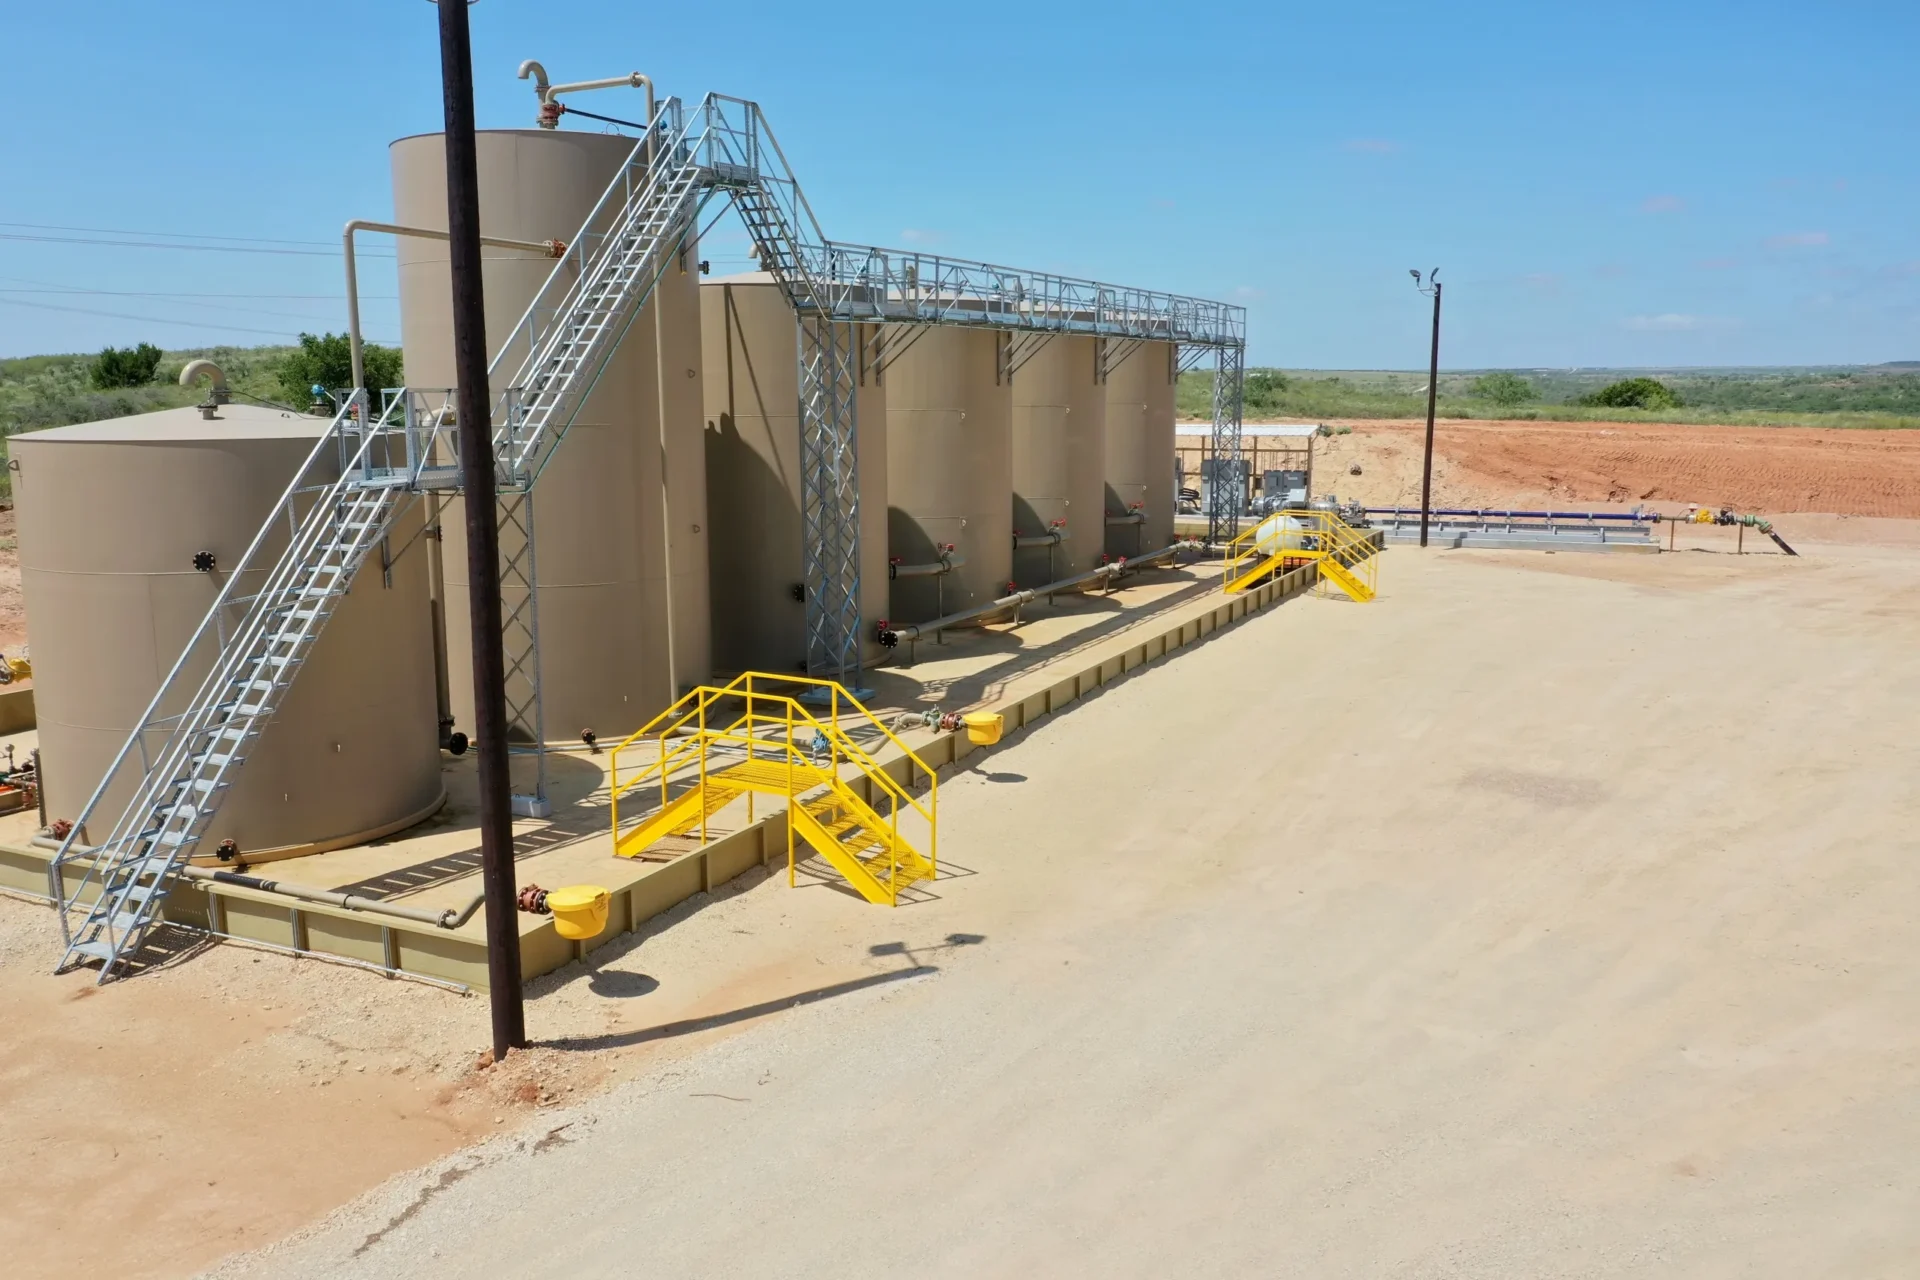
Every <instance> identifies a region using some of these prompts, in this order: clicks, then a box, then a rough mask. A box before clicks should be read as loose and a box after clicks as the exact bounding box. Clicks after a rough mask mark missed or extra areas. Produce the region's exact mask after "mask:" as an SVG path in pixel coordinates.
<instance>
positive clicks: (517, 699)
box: [497, 487, 552, 818]
mask: <svg viewBox="0 0 1920 1280" xmlns="http://www.w3.org/2000/svg"><path fill="white" fill-rule="evenodd" d="M497 506H498V512H499V520H500V632H501V640H502V648H503V649H504V650H505V656H506V685H507V753H508V754H509V755H511V756H531V757H532V758H533V787H532V790H530V791H521V790H517V789H516V790H515V791H514V793H513V811H514V813H515V814H516V815H517V816H519V817H523V818H544V817H546V816H547V815H548V814H549V813H551V812H552V802H551V801H549V800H548V798H547V752H546V743H547V725H546V712H545V709H544V705H545V704H544V700H543V699H542V698H541V696H540V608H539V604H540V601H539V590H538V587H537V585H536V584H537V582H538V581H539V575H538V572H537V561H536V558H535V554H534V518H533V490H532V488H531V487H529V488H527V489H523V490H519V491H509V490H502V491H501V492H500V494H499V497H498V499H497Z"/></svg>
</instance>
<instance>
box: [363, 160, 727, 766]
mask: <svg viewBox="0 0 1920 1280" xmlns="http://www.w3.org/2000/svg"><path fill="white" fill-rule="evenodd" d="M444 147H445V144H444V141H443V139H442V138H441V136H440V135H438V134H427V135H421V136H418V137H412V138H402V139H401V140H399V141H398V142H396V143H394V144H393V148H392V163H393V184H394V216H395V219H396V220H397V221H399V222H401V223H403V224H408V225H414V226H423V227H431V228H443V227H445V226H446V185H445V150H444ZM632 147H633V143H632V140H631V139H627V138H621V137H617V136H614V135H610V134H597V133H574V132H567V131H555V132H543V131H540V130H503V131H485V132H482V133H480V134H479V135H478V137H477V139H476V150H477V153H478V158H479V174H480V225H481V227H482V229H483V230H484V231H485V232H486V233H487V234H489V235H497V236H501V237H505V238H510V239H517V240H548V239H559V240H569V239H571V238H572V237H573V236H574V235H575V233H576V232H577V231H578V230H579V228H580V226H581V224H582V223H583V222H584V221H585V220H586V217H587V215H588V213H589V212H591V211H592V209H593V206H594V204H595V202H597V201H598V200H599V198H600V195H601V193H602V191H604V190H605V188H606V185H607V183H608V182H609V181H611V180H612V177H613V175H614V174H615V173H616V172H617V171H618V170H619V167H620V165H621V164H622V163H623V162H624V161H625V159H626V158H627V156H628V155H629V154H630V153H631V151H632ZM398 250H399V260H400V315H401V336H402V342H403V344H404V346H405V349H406V365H407V381H408V383H409V385H411V386H415V387H444V386H449V385H451V384H452V382H453V342H452V320H451V301H450V298H451V288H450V282H449V277H448V269H447V247H446V245H444V244H442V243H439V242H436V241H430V240H419V239H410V238H402V239H400V240H399V241H398ZM697 253H698V251H697V247H695V246H692V245H689V247H688V250H687V252H686V253H684V254H683V255H682V260H681V261H680V262H678V263H676V264H674V265H673V266H671V267H669V269H668V272H667V274H666V276H665V277H664V278H663V279H662V281H661V282H660V286H659V288H658V289H657V291H656V293H655V296H654V298H653V299H652V300H651V301H650V302H649V303H648V305H647V307H646V308H645V309H644V310H643V311H642V312H641V314H640V315H639V316H638V317H636V318H635V319H634V321H633V323H632V325H631V326H630V327H629V328H628V331H627V334H626V336H625V338H624V340H623V341H622V342H621V344H620V346H619V348H618V349H617V350H616V351H615V352H614V354H613V356H612V358H611V359H610V360H609V361H608V362H607V366H606V369H605V370H604V372H603V373H602V374H601V375H600V380H599V382H598V383H597V384H596V386H595V389H594V392H593V394H592V395H591V396H590V397H588V399H587V401H586V403H585V405H583V406H582V408H581V410H580V413H579V415H578V416H577V417H576V419H575V420H574V423H573V426H572V428H571V429H570V430H569V431H568V433H567V436H566V440H565V442H564V444H563V445H562V447H561V448H560V449H559V450H558V451H557V452H556V453H555V454H554V456H553V459H552V461H551V462H550V463H549V464H548V466H547V469H546V471H545V473H544V474H543V475H542V476H541V478H540V482H539V484H538V486H537V488H536V490H535V499H534V529H535V554H536V563H537V569H538V576H539V584H540V618H539V626H540V651H541V688H542V693H543V695H544V699H545V715H546V733H547V737H548V739H549V740H550V741H554V742H568V741H577V740H578V735H579V733H580V732H581V731H582V730H584V729H593V730H594V731H595V732H596V733H597V734H599V735H600V736H601V737H602V738H611V737H614V736H617V735H623V734H625V733H627V732H629V731H630V730H632V729H633V728H636V727H638V725H639V724H640V723H641V722H643V721H644V720H646V719H647V718H648V717H650V716H651V715H652V714H653V713H654V712H655V711H657V710H659V709H660V708H661V707H663V706H665V705H666V704H667V703H668V702H669V701H671V700H672V698H673V697H675V696H677V690H678V689H680V688H685V687H687V686H690V685H693V684H697V683H699V682H700V681H701V680H703V679H704V678H705V677H706V675H707V670H708V666H709V659H708V653H707V644H708V640H707V603H706V591H707V567H706V524H707V521H706V486H705V481H704V478H703V472H704V469H705V458H704V456H703V454H702V440H701V422H702V419H701V408H702V405H701V377H700V349H699V319H698V314H697V311H698V307H699V277H698V273H697ZM485 260H486V263H485V273H484V291H485V297H486V315H487V335H488V349H489V351H494V350H497V349H498V348H499V347H500V345H501V344H502V343H503V342H505V341H506V340H507V338H508V336H509V335H510V334H511V333H512V332H513V328H514V326H515V325H516V324H517V323H518V322H519V319H520V317H521V315H522V313H523V312H524V311H525V310H526V307H527V304H528V303H529V302H530V301H531V299H532V298H533V296H534V295H535V293H537V292H538V290H539V289H540V286H541V285H542V284H544V283H545V281H546V279H547V276H548V274H549V272H550V271H551V270H552V268H553V262H552V260H551V259H548V258H544V257H541V256H539V255H536V254H531V253H522V252H519V251H515V250H508V249H496V248H488V249H487V250H486V251H485ZM663 312H664V314H665V315H666V317H667V320H666V323H665V324H664V325H663V326H661V327H660V328H659V329H658V331H657V332H656V328H655V320H654V318H655V316H656V314H660V313H663ZM656 344H658V350H656ZM662 364H664V367H665V368H666V369H667V371H668V376H667V377H665V378H659V377H656V374H655V370H656V368H658V367H660V366H661V365H662ZM689 371H691V372H689ZM494 390H495V391H498V390H499V388H495V389H494ZM663 411H664V412H663ZM663 421H664V422H665V424H666V428H665V431H664V433H663V432H662V427H661V424H662V422H663ZM663 434H664V448H663ZM663 454H664V472H665V496H666V497H667V499H668V501H666V502H665V503H664V504H663V502H662V496H663V484H662V480H663V476H662V471H663V465H662V464H663ZM464 519H465V516H464V512H463V507H462V504H461V501H460V500H459V499H457V498H456V499H453V500H452V501H451V502H450V503H449V504H448V506H447V508H446V510H445V511H444V513H443V516H442V524H443V527H444V529H445V531H446V539H445V544H444V562H445V572H446V609H447V619H448V625H447V654H448V683H449V687H450V692H451V697H452V704H453V715H454V718H455V720H456V721H457V722H459V723H460V724H461V725H462V726H465V727H467V728H469V729H470V728H471V726H472V724H473V675H472V670H473V667H472V645H471V639H472V637H471V631H470V628H469V626H468V624H467V616H468V608H469V604H468V600H469V597H468V590H467V586H468V576H467V558H466V537H465V526H464ZM669 603H671V605H672V608H671V610H669V608H668V605H669ZM509 607H511V602H509ZM669 616H671V618H672V640H673V643H672V644H671V645H669V643H668V627H667V618H668V617H669Z"/></svg>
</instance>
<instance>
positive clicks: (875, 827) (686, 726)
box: [612, 672, 940, 906]
mask: <svg viewBox="0 0 1920 1280" xmlns="http://www.w3.org/2000/svg"><path fill="white" fill-rule="evenodd" d="M796 685H798V686H800V687H802V688H805V689H808V690H819V691H821V692H822V693H823V694H824V704H825V708H826V713H825V714H824V715H819V714H816V712H815V711H814V710H810V709H809V708H808V707H806V706H803V705H802V704H801V702H800V700H799V698H798V697H796V696H794V692H793V690H794V686H796ZM782 690H785V692H783V691H782ZM863 736H864V737H865V738H866V740H867V741H866V743H863V742H862V741H861V738H862V737H863ZM881 743H891V744H892V745H894V746H896V747H898V748H899V750H900V752H901V753H902V754H903V755H904V757H905V758H906V760H907V761H908V765H909V768H908V774H909V776H910V777H914V776H918V774H917V773H916V772H915V771H916V770H918V771H920V772H924V773H925V775H926V777H927V780H928V792H927V795H926V797H925V799H924V800H923V799H921V798H920V797H918V796H916V795H914V794H913V792H912V791H911V790H910V789H909V788H908V787H906V786H903V785H902V784H901V783H900V782H899V781H898V780H896V779H895V778H894V777H893V775H892V774H891V773H889V772H888V771H887V770H886V769H885V768H884V767H883V766H882V765H881V763H880V762H879V760H878V759H876V758H875V757H874V755H873V753H872V751H871V750H870V749H869V745H872V746H878V745H879V744H881ZM649 748H651V754H652V758H651V759H650V760H649V762H648V763H647V764H646V765H644V766H643V767H642V768H640V769H639V770H638V771H637V772H630V773H629V774H628V776H627V778H626V780H625V781H624V782H623V781H622V780H621V777H620V755H621V752H623V751H624V752H626V753H627V754H628V758H629V759H631V758H632V756H633V754H634V753H635V752H636V751H645V750H647V749H649ZM612 765H613V787H612V797H613V848H614V852H615V853H616V854H618V855H620V856H621V857H627V858H631V857H637V856H639V855H640V854H642V853H644V852H645V851H646V850H647V849H649V848H651V847H652V846H653V845H655V844H657V843H658V842H659V841H661V840H663V839H665V838H666V837H668V836H679V835H688V834H691V833H692V832H693V831H694V830H695V829H696V828H698V830H699V832H700V840H701V843H703V844H704V843H705V842H706V841H707V839H708V838H709V836H710V835H711V830H710V827H709V823H710V822H711V820H712V819H713V818H714V817H715V816H716V815H717V814H719V813H720V812H721V811H722V810H724V809H726V808H727V806H729V805H731V804H732V803H734V801H736V800H738V799H740V798H741V797H743V796H744V797H748V802H749V803H751V802H752V801H751V798H752V797H753V796H756V795H767V796H775V797H778V798H781V799H784V800H785V801H786V806H787V879H788V883H792V881H793V878H794V868H795V864H796V859H795V841H796V839H798V840H802V841H805V843H806V844H807V845H808V846H809V847H811V848H812V849H813V850H814V851H815V852H817V853H818V854H819V855H820V856H821V857H822V858H823V859H825V860H826V862H827V864H828V865H829V866H831V867H832V868H833V869H834V870H835V871H836V872H838V873H839V874H840V876H841V877H842V878H843V879H845V880H846V881H847V883H848V884H850V885H851V886H853V888H854V889H855V891H857V892H858V893H859V894H860V896H861V897H863V898H865V899H866V900H867V901H869V902H874V903H879V904H882V905H885V906H893V905H896V904H897V903H898V902H899V900H900V894H901V892H902V891H903V890H905V889H906V888H908V887H909V886H911V885H913V884H915V883H917V882H918V881H921V880H931V879H933V878H934V877H935V876H936V875H937V874H938V861H937V850H938V839H939V821H938V815H939V798H940V797H939V785H940V784H939V779H938V777H937V776H936V775H935V774H934V772H933V770H931V769H930V768H928V767H927V764H926V762H925V761H924V760H922V759H920V757H919V756H917V755H915V754H914V753H913V752H912V751H910V750H908V749H907V747H906V745H905V744H904V743H902V742H900V740H899V739H898V738H897V737H895V736H894V735H893V733H892V732H891V731H890V730H889V729H887V728H886V726H885V725H883V724H882V723H881V722H880V721H879V720H878V719H876V718H875V717H874V716H873V714H872V713H871V712H869V711H868V710H867V709H866V707H864V706H862V705H861V704H860V702H859V701H858V700H857V699H855V698H854V697H853V696H852V695H851V694H849V693H848V692H847V691H846V690H845V689H844V688H842V687H841V686H840V685H838V684H836V683H834V682H833V681H826V680H813V679H806V678H797V677H788V676H774V675H765V674H762V673H758V672H748V673H746V674H745V675H742V676H740V677H739V678H738V679H736V680H734V681H733V682H732V683H730V684H727V685H724V686H705V687H702V688H699V689H696V690H694V691H693V692H691V693H689V694H687V695H686V696H685V697H683V698H681V699H680V700H679V701H678V702H676V703H674V705H673V706H671V707H669V708H667V709H666V710H665V711H663V712H661V713H660V714H659V715H658V716H656V717H655V718H654V719H653V720H652V721H651V722H649V723H648V724H647V725H645V726H643V727H642V728H641V729H639V730H638V731H636V732H635V733H634V734H632V735H631V736H630V737H628V738H627V739H626V740H625V741H624V742H622V743H621V744H620V745H619V746H618V747H616V748H614V751H613V759H612ZM675 787H679V788H680V790H678V791H675V790H674V788H675ZM655 794H657V795H658V797H659V805H658V807H657V808H655V809H654V810H653V811H652V812H650V813H648V814H647V815H646V816H645V817H643V818H641V819H640V820H639V821H637V822H632V823H631V824H630V825H628V826H626V827H625V828H624V829H623V827H622V819H621V817H620V802H621V799H622V798H623V797H631V799H629V800H628V806H627V807H628V811H629V812H631V811H632V808H633V805H634V803H636V802H638V801H642V800H646V799H651V798H652V797H653V796H654V795H655ZM883 809H884V810H885V812H884V813H883V812H882V810H883ZM903 818H904V819H905V820H906V821H907V824H908V828H909V830H908V831H907V832H904V833H903V832H902V830H901V825H900V824H901V821H902V819H903ZM916 826H921V827H924V829H925V831H926V847H927V852H926V853H925V854H922V853H921V852H920V849H919V847H918V845H917V844H916V842H915V839H914V835H913V830H912V829H913V828H914V827H916Z"/></svg>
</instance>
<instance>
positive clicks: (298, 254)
mask: <svg viewBox="0 0 1920 1280" xmlns="http://www.w3.org/2000/svg"><path fill="white" fill-rule="evenodd" d="M0 240H22V241H30V242H32V243H34V244H90V245H101V246H106V247H109V248H118V249H191V250H195V251H197V252H200V253H268V254H274V255H276V256H280V257H292V258H334V257H338V256H339V255H340V250H338V249H269V248H266V247H265V246H261V245H241V244H184V243H182V244H169V243H168V242H166V241H164V240H101V239H97V238H89V237H85V236H35V235H23V234H20V233H18V232H13V231H0ZM361 256H362V257H380V258H391V257H393V256H394V255H393V254H391V253H379V252H371V251H370V252H367V253H363V254H362V255H361Z"/></svg>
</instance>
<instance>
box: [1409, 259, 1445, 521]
mask: <svg viewBox="0 0 1920 1280" xmlns="http://www.w3.org/2000/svg"><path fill="white" fill-rule="evenodd" d="M1407 274H1408V275H1410V276H1412V277H1413V287H1414V288H1415V289H1418V290H1419V291H1420V292H1421V293H1425V294H1430V295H1432V297H1433V358H1432V360H1431V361H1429V363H1428V365H1427V456H1426V460H1425V461H1424V462H1422V463H1421V464H1420V545H1421V546H1423V547H1424V546H1426V545H1427V513H1428V512H1429V511H1431V510H1432V509H1433V407H1434V401H1435V400H1436V399H1437V398H1438V397H1439V394H1440V280H1439V278H1438V277H1439V275H1440V268H1438V267H1435V268H1434V269H1433V270H1431V271H1429V272H1427V282H1426V283H1425V284H1422V283H1420V273H1419V272H1418V271H1409V272H1408V273H1407Z"/></svg>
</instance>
